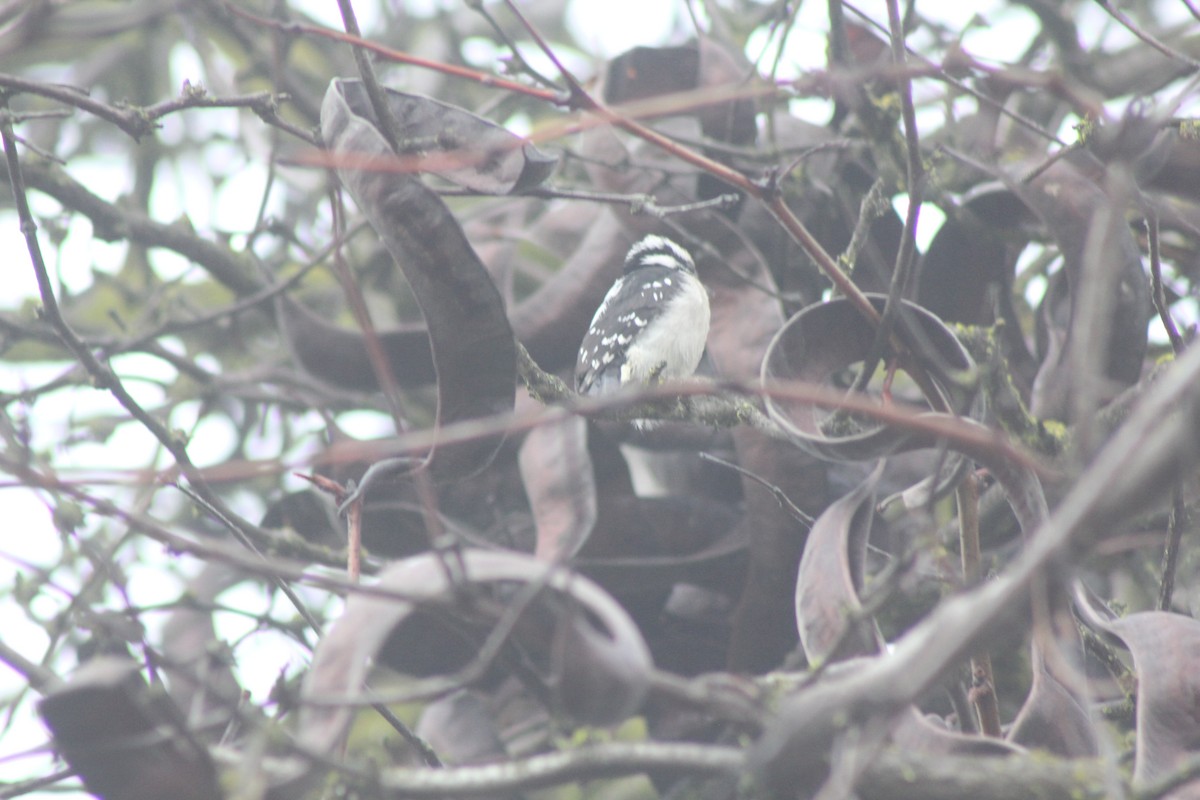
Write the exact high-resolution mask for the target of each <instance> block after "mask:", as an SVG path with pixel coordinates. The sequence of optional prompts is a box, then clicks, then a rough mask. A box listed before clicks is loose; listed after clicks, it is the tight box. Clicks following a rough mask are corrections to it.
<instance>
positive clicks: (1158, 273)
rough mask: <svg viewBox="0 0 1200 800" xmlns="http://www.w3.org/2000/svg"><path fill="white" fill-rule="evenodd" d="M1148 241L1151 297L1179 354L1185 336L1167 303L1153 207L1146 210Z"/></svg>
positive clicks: (1172, 346)
mask: <svg viewBox="0 0 1200 800" xmlns="http://www.w3.org/2000/svg"><path fill="white" fill-rule="evenodd" d="M1146 241H1147V242H1148V243H1149V246H1150V289H1151V292H1150V297H1151V299H1152V300H1153V301H1154V310H1155V311H1157V312H1158V318H1159V319H1160V320H1161V321H1162V326H1163V329H1164V330H1166V332H1167V337H1168V338H1170V340H1171V349H1172V350H1173V351H1175V355H1176V356H1178V355H1179V354H1180V353H1182V352H1183V348H1184V342H1183V337H1182V336H1180V335H1179V328H1177V327H1176V326H1175V320H1174V319H1173V318H1172V317H1171V307H1170V306H1169V305H1167V293H1166V290H1165V289H1164V288H1163V279H1162V253H1161V250H1160V246H1159V245H1160V239H1159V235H1158V212H1157V211H1156V210H1155V209H1154V208H1153V207H1150V208H1147V210H1146Z"/></svg>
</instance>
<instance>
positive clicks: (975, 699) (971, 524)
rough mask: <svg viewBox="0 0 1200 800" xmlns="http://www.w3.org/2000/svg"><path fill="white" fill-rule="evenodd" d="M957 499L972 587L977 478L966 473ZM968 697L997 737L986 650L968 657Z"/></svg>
mask: <svg viewBox="0 0 1200 800" xmlns="http://www.w3.org/2000/svg"><path fill="white" fill-rule="evenodd" d="M955 498H956V499H957V501H958V526H959V527H958V529H959V547H960V550H961V552H962V571H963V584H964V585H965V586H974V585H975V584H976V583H978V582H979V578H980V575H981V574H982V571H983V569H982V562H981V558H980V551H979V479H978V478H977V477H976V476H974V475H967V476H966V477H965V478H964V479H963V480H962V482H961V483H959V485H958V489H957V490H956V493H955ZM969 696H970V699H971V702H972V704H973V705H974V706H975V711H976V713H977V714H978V715H979V727H980V729H981V730H982V731H983V735H984V736H992V737H995V738H999V737H1001V736H1002V735H1003V733H1002V731H1001V730H1000V706H999V703H998V701H997V698H996V679H995V676H994V675H993V674H992V657H991V655H990V654H989V653H988V652H987V651H986V650H979V651H978V652H976V653H974V654H973V655H972V656H971V691H970V695H969Z"/></svg>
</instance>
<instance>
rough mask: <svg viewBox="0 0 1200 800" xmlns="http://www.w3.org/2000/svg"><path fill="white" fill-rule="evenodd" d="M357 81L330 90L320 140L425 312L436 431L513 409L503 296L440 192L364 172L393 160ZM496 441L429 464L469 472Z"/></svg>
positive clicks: (410, 178)
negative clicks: (340, 162) (343, 162)
mask: <svg viewBox="0 0 1200 800" xmlns="http://www.w3.org/2000/svg"><path fill="white" fill-rule="evenodd" d="M356 85H357V84H355V83H354V82H352V81H341V80H334V81H333V82H332V83H331V84H330V86H329V90H328V91H327V92H326V94H325V101H324V103H323V104H322V106H321V134H322V136H323V137H324V139H325V142H326V144H327V146H328V147H329V149H330V150H331V152H332V153H333V154H334V155H335V157H336V158H342V159H345V160H347V161H348V162H350V164H352V165H351V166H346V167H344V168H342V169H339V170H338V176H339V177H340V178H341V180H342V183H343V184H344V185H345V186H346V188H347V189H348V190H349V191H350V193H351V194H352V195H353V196H354V199H355V201H356V202H357V203H358V206H359V208H360V209H362V211H363V214H365V215H366V217H367V219H368V220H369V221H370V222H371V225H372V227H374V228H375V231H376V232H377V233H378V234H379V235H380V237H381V238H382V239H383V242H384V245H385V246H386V247H387V249H388V252H389V253H391V255H392V257H393V258H395V259H396V262H397V263H398V264H399V265H400V267H401V269H403V270H404V275H405V277H406V278H407V279H408V282H409V284H410V285H411V286H412V288H413V292H414V294H415V295H416V298H417V302H418V303H419V304H420V306H421V312H422V313H423V314H424V316H425V322H426V325H427V327H428V330H429V339H430V345H431V347H432V350H433V363H434V367H435V369H436V372H437V379H438V419H437V421H438V426H439V427H440V426H443V425H448V424H450V423H453V422H459V421H462V420H468V419H474V418H479V417H486V416H491V415H494V414H500V413H504V412H511V411H512V409H513V399H514V393H515V389H516V347H515V344H514V341H513V333H512V328H511V327H510V326H509V323H508V317H507V315H506V314H505V310H504V303H503V301H502V299H501V297H500V292H499V291H498V290H497V289H496V286H495V284H494V283H493V282H492V279H491V277H490V276H489V275H488V273H487V270H486V269H484V266H483V264H482V262H480V260H479V256H478V255H476V253H475V251H474V249H473V248H472V247H471V245H470V243H469V242H468V241H467V239H466V236H465V235H464V234H463V232H462V228H461V227H460V226H459V224H458V222H457V221H456V220H455V219H454V217H453V216H452V215H451V214H450V211H449V209H447V208H446V205H445V203H443V202H442V200H441V199H440V198H439V197H438V196H437V195H436V194H434V193H433V192H432V191H431V190H429V189H428V188H426V187H425V186H424V185H423V184H422V183H421V181H420V180H419V179H418V178H417V177H416V176H414V175H412V174H405V173H394V172H382V171H376V170H373V169H371V168H370V166H371V165H373V164H385V163H387V162H388V161H389V160H390V159H394V158H395V154H394V153H392V151H391V149H390V148H389V147H388V145H387V142H386V141H385V139H384V137H383V135H382V134H381V133H380V132H379V130H378V129H377V127H376V125H375V123H374V118H373V116H372V115H371V114H369V109H367V108H364V107H363V104H362V102H361V98H360V97H359V91H360V90H361V87H360V88H359V90H355V88H354V87H355V86H356ZM483 152H484V153H485V154H487V153H488V152H489V151H487V150H486V148H485V149H484V150H483ZM493 155H494V154H492V155H489V156H488V157H489V158H491V157H493ZM353 165H365V166H353ZM510 172H512V170H508V171H506V172H504V174H506V175H509V173H510ZM454 174H455V176H458V175H459V173H458V172H457V171H455V172H454ZM520 175H521V173H520V172H518V173H517V176H516V177H515V178H513V180H520ZM499 444H500V443H499V440H498V439H495V438H491V439H480V440H476V441H473V442H464V443H460V444H456V445H454V446H453V447H447V448H440V449H436V448H435V454H431V455H430V458H431V465H430V468H431V470H433V472H434V474H435V475H437V476H438V477H439V478H454V477H461V476H464V475H469V474H471V473H473V472H476V471H478V470H479V469H480V468H482V467H483V466H485V465H486V464H487V462H488V461H490V459H491V458H492V456H493V455H494V454H495V451H496V449H497V448H498V447H499Z"/></svg>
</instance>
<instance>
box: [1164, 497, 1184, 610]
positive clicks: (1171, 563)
mask: <svg viewBox="0 0 1200 800" xmlns="http://www.w3.org/2000/svg"><path fill="white" fill-rule="evenodd" d="M1187 521H1188V520H1187V508H1186V507H1185V506H1184V504H1183V492H1182V491H1181V487H1180V486H1179V484H1178V483H1177V484H1175V488H1174V489H1172V490H1171V521H1170V522H1169V523H1168V525H1167V546H1166V547H1164V548H1163V560H1162V583H1161V584H1159V587H1158V610H1159V611H1170V610H1171V596H1172V595H1173V594H1174V593H1175V565H1176V564H1177V563H1178V562H1179V544H1180V541H1181V540H1182V539H1183V529H1184V528H1186V527H1187Z"/></svg>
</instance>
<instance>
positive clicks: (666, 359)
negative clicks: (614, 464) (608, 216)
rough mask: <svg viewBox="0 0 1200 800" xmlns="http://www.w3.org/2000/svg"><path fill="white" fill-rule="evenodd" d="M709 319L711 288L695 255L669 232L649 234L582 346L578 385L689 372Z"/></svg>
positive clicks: (603, 385) (596, 386) (634, 382)
mask: <svg viewBox="0 0 1200 800" xmlns="http://www.w3.org/2000/svg"><path fill="white" fill-rule="evenodd" d="M709 320H710V311H709V303H708V291H707V290H706V289H705V288H704V284H703V283H701V282H700V278H699V277H698V276H697V275H696V264H695V262H694V261H692V256H691V254H690V253H688V251H687V250H686V249H685V248H684V247H683V246H681V245H679V244H677V243H675V242H673V241H672V240H670V239H668V238H667V237H665V236H658V235H654V234H651V235H649V236H646V237H644V238H642V239H641V240H640V241H638V242H637V243H636V244H634V245H633V247H631V248H630V249H629V253H628V254H627V255H626V256H625V267H624V270H623V271H622V274H621V277H619V278H617V280H616V282H615V283H613V285H612V288H611V289H609V290H608V294H606V295H605V296H604V300H603V302H601V303H600V307H599V308H597V309H596V314H595V316H593V317H592V323H591V325H589V326H588V330H587V334H585V335H584V337H583V342H582V344H580V346H579V358H578V360H577V361H576V366H575V389H576V391H578V392H579V393H580V394H582V395H588V396H599V395H604V394H609V393H611V392H614V391H616V390H618V389H622V388H626V387H631V386H649V385H653V384H655V383H661V382H663V381H667V380H671V379H677V378H686V377H688V376H690V375H691V374H692V373H693V372H695V371H696V367H697V366H698V365H699V364H700V357H701V356H702V355H703V354H704V344H705V341H706V340H707V338H708V326H709Z"/></svg>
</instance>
